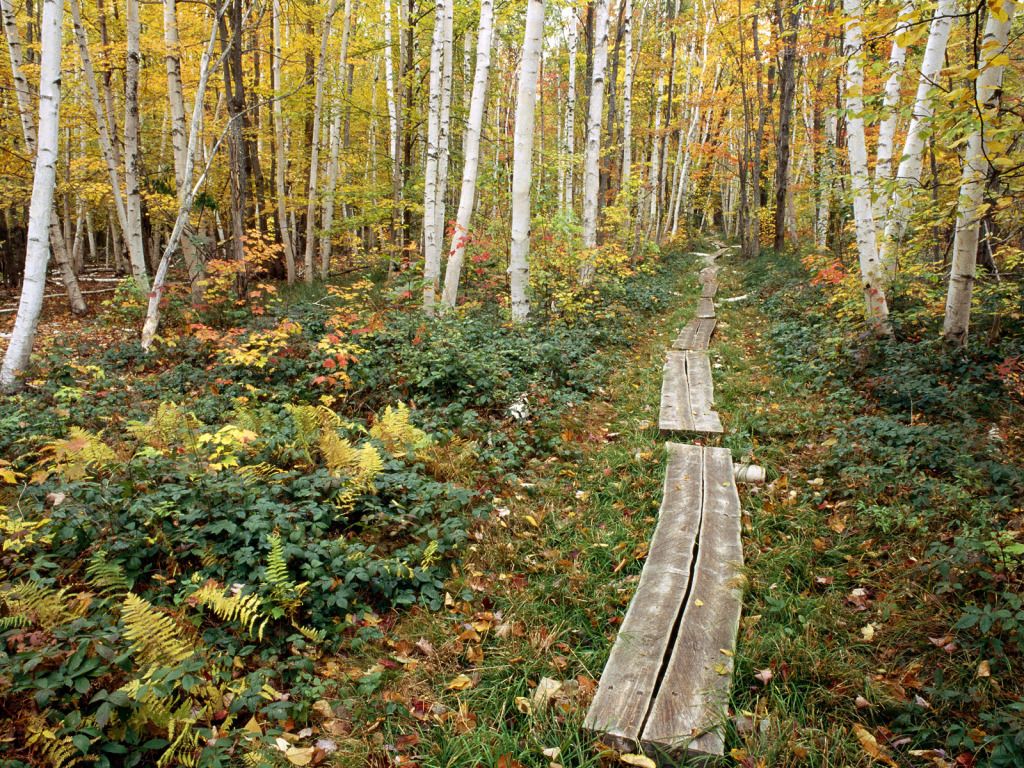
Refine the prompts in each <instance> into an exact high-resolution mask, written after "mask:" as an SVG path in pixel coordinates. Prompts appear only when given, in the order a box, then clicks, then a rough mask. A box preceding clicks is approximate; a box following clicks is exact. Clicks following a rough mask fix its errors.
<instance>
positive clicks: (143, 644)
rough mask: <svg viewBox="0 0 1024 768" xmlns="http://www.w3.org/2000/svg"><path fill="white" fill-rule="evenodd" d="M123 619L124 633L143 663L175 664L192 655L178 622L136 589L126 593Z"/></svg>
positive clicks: (148, 664) (150, 664)
mask: <svg viewBox="0 0 1024 768" xmlns="http://www.w3.org/2000/svg"><path fill="white" fill-rule="evenodd" d="M121 619H122V621H123V622H124V626H125V631H124V636H125V637H126V638H127V639H128V640H130V641H131V643H132V650H133V651H134V652H135V655H136V656H137V657H138V658H139V661H140V662H142V664H143V665H146V666H155V665H157V664H159V665H161V666H174V665H176V664H180V663H181V662H183V661H184V660H185V659H187V658H189V657H190V656H191V655H192V646H191V644H190V643H189V642H188V641H187V640H186V639H185V638H184V637H183V632H182V628H181V627H180V626H178V623H177V622H176V621H174V619H172V618H171V617H170V616H168V615H167V614H165V613H161V612H160V611H158V610H157V609H156V608H154V607H153V605H152V604H150V603H149V602H148V601H146V600H144V599H143V598H141V597H139V596H138V595H136V594H135V593H133V592H129V593H128V594H127V595H126V596H125V599H124V607H123V608H122V609H121Z"/></svg>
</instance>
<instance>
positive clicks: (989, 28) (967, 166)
mask: <svg viewBox="0 0 1024 768" xmlns="http://www.w3.org/2000/svg"><path fill="white" fill-rule="evenodd" d="M1016 10H1017V4H1016V2H1014V0H1003V2H1002V4H1001V5H999V6H997V7H995V8H993V7H992V6H989V16H988V20H987V21H986V22H985V35H984V38H983V39H982V43H981V53H980V55H979V62H978V71H979V73H980V74H979V75H978V78H977V79H976V80H975V81H974V100H975V109H976V110H977V125H976V126H975V127H974V129H973V130H972V132H971V134H970V137H969V138H968V141H967V154H966V157H965V158H964V169H963V177H962V180H961V182H960V202H959V204H958V206H957V212H956V234H955V235H954V237H953V265H952V269H951V270H950V275H949V289H948V291H947V294H946V317H945V320H944V322H943V326H942V332H943V335H944V336H945V337H946V338H947V339H948V340H949V341H951V342H953V343H954V344H956V345H957V346H963V345H964V344H965V343H967V333H968V330H969V329H970V323H971V296H972V294H973V292H974V277H975V273H976V269H977V261H978V239H979V229H980V225H981V218H982V216H983V215H984V212H983V208H982V205H983V202H982V201H983V196H984V192H985V184H986V182H987V181H988V177H989V173H990V171H991V170H992V168H991V165H990V163H989V153H988V147H987V139H986V136H985V130H986V126H985V123H986V121H988V123H989V125H991V123H992V122H993V121H994V119H995V118H996V116H997V113H998V106H999V96H1000V93H1001V91H1002V85H1003V72H1004V70H1005V66H1004V65H1003V64H1002V63H1001V62H1002V61H1004V60H1006V59H1007V56H1006V48H1007V40H1008V39H1009V36H1010V27H1011V25H1012V24H1013V16H1014V12H1015V11H1016Z"/></svg>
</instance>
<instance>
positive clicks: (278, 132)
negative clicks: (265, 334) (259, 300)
mask: <svg viewBox="0 0 1024 768" xmlns="http://www.w3.org/2000/svg"><path fill="white" fill-rule="evenodd" d="M271 17H272V19H271V21H272V25H273V45H274V56H273V59H272V60H271V65H270V76H271V81H272V82H271V86H272V87H273V89H274V103H273V107H272V111H273V114H274V155H275V162H274V192H275V194H274V197H275V198H276V199H277V231H278V233H279V234H280V236H281V245H282V246H283V247H284V264H285V270H286V274H287V277H288V284H289V285H292V284H293V283H294V282H295V245H294V243H293V241H292V235H291V228H290V227H289V226H288V188H287V186H286V182H285V179H286V174H287V171H288V157H287V154H286V153H285V147H284V145H285V131H284V108H283V106H282V104H281V99H283V98H284V93H283V91H282V90H281V64H282V59H281V0H274V3H273V8H272V11H271Z"/></svg>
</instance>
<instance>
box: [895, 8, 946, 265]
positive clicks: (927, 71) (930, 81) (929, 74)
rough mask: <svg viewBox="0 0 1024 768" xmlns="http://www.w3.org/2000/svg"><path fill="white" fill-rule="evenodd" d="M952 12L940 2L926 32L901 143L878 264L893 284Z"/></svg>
mask: <svg viewBox="0 0 1024 768" xmlns="http://www.w3.org/2000/svg"><path fill="white" fill-rule="evenodd" d="M955 12H956V0H939V2H938V5H936V6H935V15H934V16H933V17H932V23H931V26H930V27H929V29H928V42H927V43H926V45H925V49H924V58H923V59H922V60H921V76H920V78H919V79H918V83H917V93H916V95H915V97H914V107H913V112H912V113H911V118H910V126H909V127H908V128H907V136H906V139H905V140H904V142H903V154H902V156H901V157H900V163H899V167H898V168H897V170H896V179H895V182H894V186H893V190H892V198H891V203H890V205H889V213H888V216H887V217H886V223H885V232H884V235H883V237H882V242H881V243H880V252H879V261H880V262H881V264H882V268H883V270H884V273H885V275H886V278H887V279H888V280H892V278H893V277H894V276H895V274H896V254H895V251H896V249H897V247H898V246H899V243H900V242H901V241H902V240H903V236H904V234H905V233H906V229H907V223H908V222H909V221H910V214H911V212H912V210H913V196H914V193H915V191H916V190H917V189H919V188H920V186H921V164H922V155H923V153H924V142H925V137H926V135H927V133H928V128H929V126H930V124H931V119H932V110H933V105H932V91H933V90H934V89H935V85H936V82H937V78H938V75H939V72H941V71H942V65H943V62H944V60H945V55H946V44H947V43H948V41H949V34H950V31H951V29H952V27H953V14H954V13H955Z"/></svg>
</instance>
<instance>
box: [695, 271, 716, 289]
mask: <svg viewBox="0 0 1024 768" xmlns="http://www.w3.org/2000/svg"><path fill="white" fill-rule="evenodd" d="M697 279H698V280H700V282H701V284H702V285H703V284H704V283H710V282H714V281H716V280H717V279H718V267H704V269H702V270H701V271H700V276H699V277H698V278H697Z"/></svg>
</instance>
